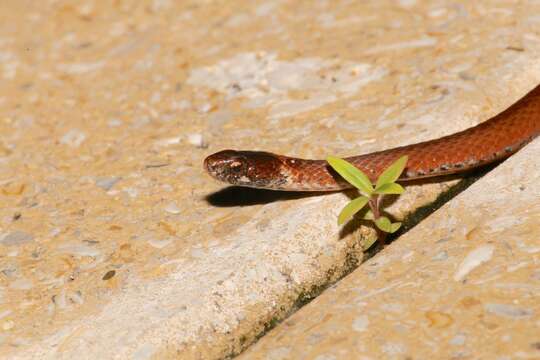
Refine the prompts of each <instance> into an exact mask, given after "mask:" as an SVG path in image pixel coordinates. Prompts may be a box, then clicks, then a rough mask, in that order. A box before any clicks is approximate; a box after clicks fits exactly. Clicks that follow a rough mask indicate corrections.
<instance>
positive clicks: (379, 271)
mask: <svg viewBox="0 0 540 360" xmlns="http://www.w3.org/2000/svg"><path fill="white" fill-rule="evenodd" d="M539 153H540V139H538V140H536V141H535V142H533V143H532V144H529V145H528V146H527V147H526V148H524V149H523V150H522V151H521V152H520V153H518V154H517V155H516V156H514V157H513V158H511V159H509V160H508V161H507V162H506V163H504V164H502V165H501V166H499V167H498V168H497V169H495V170H494V171H493V172H491V173H490V174H488V175H487V176H485V177H484V178H482V180H480V181H478V182H477V183H475V184H473V185H472V186H471V187H470V188H468V189H467V190H466V191H464V192H463V193H461V194H460V195H458V196H457V197H455V198H454V199H452V201H450V202H449V203H447V204H446V205H445V206H443V207H442V208H441V209H439V210H438V211H436V212H435V213H434V214H432V215H431V216H430V217H428V218H427V219H426V220H425V221H424V222H422V224H421V225H420V226H418V227H416V228H414V229H413V230H411V231H410V232H408V233H407V234H406V235H404V236H402V237H401V238H400V239H399V241H398V242H397V243H394V244H392V245H390V246H388V247H387V248H385V249H384V250H383V251H382V252H380V253H379V254H377V256H376V257H374V258H372V259H370V260H368V261H367V262H365V263H364V264H362V266H361V267H360V268H359V269H357V270H356V271H354V272H353V273H351V274H350V275H349V276H347V277H346V278H344V279H343V280H341V281H340V282H339V283H338V284H337V285H335V286H333V287H332V288H331V289H328V290H327V291H326V292H324V293H323V294H322V295H321V296H319V297H318V298H316V299H315V300H314V301H312V302H311V303H310V304H309V305H307V306H305V307H303V308H302V309H301V310H300V311H298V312H297V313H296V314H294V315H293V316H291V317H290V318H288V319H287V320H285V321H284V323H282V324H281V325H279V326H278V327H277V328H276V329H274V330H273V331H271V332H270V333H269V334H267V335H266V336H265V337H264V338H263V339H262V340H260V341H259V342H258V343H257V344H256V345H254V346H252V347H251V348H250V349H249V350H248V351H247V352H245V353H244V354H243V355H242V356H240V357H239V359H273V360H277V359H353V358H354V359H381V358H390V359H427V358H437V359H500V360H502V359H538V358H539V357H540V302H539V301H538V299H540V241H539V239H540V236H539V234H540V201H538V200H539V199H540V184H539V183H538V176H539V173H538V171H539V169H540V158H539V157H538V154H539Z"/></svg>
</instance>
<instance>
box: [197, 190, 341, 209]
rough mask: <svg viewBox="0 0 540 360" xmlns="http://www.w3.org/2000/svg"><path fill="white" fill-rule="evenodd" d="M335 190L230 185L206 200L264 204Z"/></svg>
mask: <svg viewBox="0 0 540 360" xmlns="http://www.w3.org/2000/svg"><path fill="white" fill-rule="evenodd" d="M332 193H335V191H331V192H329V191H325V192H316V191H312V192H306V191H277V190H265V189H254V188H248V187H242V186H228V187H225V188H223V189H221V190H218V191H216V192H214V193H211V194H208V195H207V196H206V197H205V200H206V201H207V202H208V203H209V204H210V205H212V206H216V207H234V206H252V205H264V204H269V203H272V202H276V201H287V200H295V199H302V198H309V197H313V196H323V195H329V194H332Z"/></svg>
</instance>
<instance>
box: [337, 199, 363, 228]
mask: <svg viewBox="0 0 540 360" xmlns="http://www.w3.org/2000/svg"><path fill="white" fill-rule="evenodd" d="M368 201H369V199H368V198H367V197H365V196H360V197H357V198H356V199H354V200H352V201H351V202H350V203H348V204H347V205H345V207H344V208H343V210H341V212H340V213H339V216H338V225H341V224H343V223H344V222H345V221H346V220H348V219H349V218H351V217H353V215H354V214H356V213H357V212H358V211H360V210H361V209H362V208H363V207H364V206H366V204H367V203H368Z"/></svg>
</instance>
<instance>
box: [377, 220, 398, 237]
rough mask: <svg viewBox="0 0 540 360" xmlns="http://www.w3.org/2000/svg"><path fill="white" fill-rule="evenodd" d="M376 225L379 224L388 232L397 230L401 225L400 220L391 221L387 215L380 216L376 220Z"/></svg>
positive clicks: (380, 227)
mask: <svg viewBox="0 0 540 360" xmlns="http://www.w3.org/2000/svg"><path fill="white" fill-rule="evenodd" d="M375 225H377V227H378V228H379V229H381V230H382V231H384V232H387V233H393V232H396V231H397V230H398V229H399V228H400V227H401V223H400V222H396V223H391V222H390V220H389V219H388V218H387V217H386V216H381V217H380V218H378V219H377V220H375Z"/></svg>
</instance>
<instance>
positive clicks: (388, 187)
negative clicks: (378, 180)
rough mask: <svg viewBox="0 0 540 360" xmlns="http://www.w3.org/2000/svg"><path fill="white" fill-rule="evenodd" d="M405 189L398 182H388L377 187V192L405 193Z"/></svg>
mask: <svg viewBox="0 0 540 360" xmlns="http://www.w3.org/2000/svg"><path fill="white" fill-rule="evenodd" d="M404 191H405V189H404V188H403V186H401V185H399V184H396V183H386V184H382V185H381V186H379V187H378V188H376V189H375V191H374V192H375V193H376V194H403V192H404Z"/></svg>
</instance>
